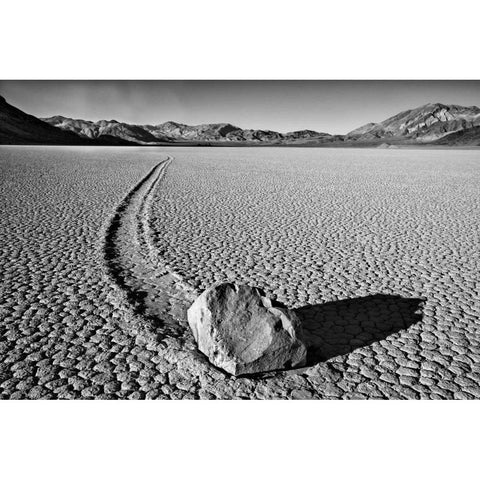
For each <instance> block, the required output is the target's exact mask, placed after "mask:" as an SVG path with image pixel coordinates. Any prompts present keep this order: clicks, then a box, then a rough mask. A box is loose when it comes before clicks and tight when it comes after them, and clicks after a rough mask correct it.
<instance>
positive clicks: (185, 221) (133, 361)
mask: <svg viewBox="0 0 480 480" xmlns="http://www.w3.org/2000/svg"><path fill="white" fill-rule="evenodd" d="M477 156H478V152H476V151H453V150H452V151H439V150H437V151H432V150H430V151H415V150H403V151H382V152H379V151H372V150H346V151H345V150H343V151H342V150H323V149H322V150H314V149H273V148H271V149H266V148H261V149H260V148H259V149H253V148H252V149H232V148H228V149H222V148H217V149H193V148H189V149H182V148H175V149H156V148H149V149H132V148H126V149H121V148H118V149H117V148H105V149H92V148H90V149H82V148H59V147H53V148H41V147H12V148H1V149H0V169H1V173H2V179H1V183H0V189H1V199H2V200H1V203H2V211H3V212H4V214H3V215H2V217H1V218H0V223H1V230H0V241H1V251H0V270H1V277H2V278H1V293H0V316H1V321H0V396H1V398H152V399H153V398H174V399H176V398H478V397H480V387H479V385H480V367H479V365H480V363H479V360H480V346H479V342H480V335H479V333H480V332H479V327H480V320H479V317H480V315H479V310H480V301H479V298H478V296H479V288H478V287H479V279H478V271H479V267H480V259H479V251H480V250H479V235H478V233H479V231H478V230H479V229H478V220H477V219H478V218H479V213H480V208H479V207H480V205H479V196H478V193H479V186H478V185H479V176H480V169H479V166H478V158H477ZM169 157H175V158H174V159H173V161H171V160H170V159H169ZM177 274H180V275H181V277H179V276H178V275H177ZM227 278H228V279H230V280H231V279H235V280H239V281H242V282H246V283H250V284H252V285H256V286H260V287H262V288H263V289H264V290H265V291H266V292H267V293H269V294H270V295H272V296H274V297H276V298H277V299H278V300H280V301H282V302H283V303H285V304H287V305H288V306H289V307H292V308H295V309H297V313H298V314H299V315H300V316H301V318H302V319H303V324H304V327H305V331H306V334H307V337H308V339H309V341H310V343H311V351H310V358H309V366H308V367H307V368H304V369H301V370H298V371H292V372H280V373H272V374H268V375H265V376H260V377H257V378H237V379H235V378H233V377H230V376H229V375H226V374H224V373H222V372H220V371H218V370H216V369H215V368H213V367H212V366H210V365H209V364H208V362H206V360H205V359H204V357H203V356H202V355H201V354H199V353H198V352H197V351H196V349H195V344H194V342H193V339H192V336H191V334H190V332H189V331H188V328H187V326H186V324H185V309H186V308H187V307H188V305H189V303H190V301H191V299H192V298H193V296H194V294H195V292H194V290H193V289H200V288H204V287H205V286H207V285H208V284H210V283H211V282H212V281H216V280H221V279H227ZM181 279H183V281H181Z"/></svg>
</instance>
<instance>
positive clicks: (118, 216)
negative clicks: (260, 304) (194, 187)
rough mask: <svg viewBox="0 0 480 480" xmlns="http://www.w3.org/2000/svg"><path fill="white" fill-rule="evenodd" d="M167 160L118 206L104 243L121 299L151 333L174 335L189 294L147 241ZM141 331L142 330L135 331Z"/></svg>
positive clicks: (181, 328)
mask: <svg viewBox="0 0 480 480" xmlns="http://www.w3.org/2000/svg"><path fill="white" fill-rule="evenodd" d="M171 161H172V157H170V156H168V157H167V158H166V159H165V160H163V161H161V162H160V163H158V164H157V165H156V166H155V167H154V168H153V169H152V170H151V171H150V172H149V173H148V174H147V176H146V177H144V178H143V179H142V180H141V181H140V182H139V183H138V184H137V185H136V186H135V187H134V188H133V189H132V190H131V191H130V192H129V193H128V194H127V196H126V197H125V198H124V200H123V201H122V202H121V203H120V205H119V206H118V207H117V209H116V211H115V213H114V215H113V217H112V218H111V220H110V223H109V225H108V226H107V228H106V232H105V238H104V246H103V252H104V258H105V264H106V270H107V275H108V277H109V278H110V280H111V281H112V282H113V283H114V284H115V285H117V286H118V287H119V288H120V289H121V291H122V292H123V293H124V295H125V296H126V299H127V301H128V302H129V304H130V305H131V306H132V308H133V310H134V312H135V313H136V314H137V315H139V316H140V317H141V318H142V320H143V321H144V322H145V324H144V325H143V326H142V327H143V329H147V330H149V331H150V333H153V332H155V333H157V334H158V335H160V336H164V335H172V334H173V335H179V334H181V332H182V331H184V330H185V320H184V319H185V310H186V308H188V306H189V304H190V302H191V300H192V298H193V295H194V292H193V291H192V289H191V288H190V287H188V286H187V285H186V284H184V283H183V282H182V279H181V278H180V277H179V276H178V275H177V274H175V273H173V272H171V271H170V270H169V269H168V267H167V266H166V265H164V264H163V263H161V261H160V259H159V258H158V257H157V256H156V254H155V249H154V247H153V245H152V243H151V240H150V225H149V212H150V207H151V202H152V198H153V194H154V191H155V188H156V187H157V186H158V184H159V183H160V182H161V180H162V178H163V177H164V175H165V173H166V171H167V169H168V166H169V165H170V163H171ZM140 330H141V329H140Z"/></svg>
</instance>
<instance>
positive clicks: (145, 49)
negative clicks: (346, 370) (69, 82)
mask: <svg viewBox="0 0 480 480" xmlns="http://www.w3.org/2000/svg"><path fill="white" fill-rule="evenodd" d="M1 18H2V27H1V29H0V45H1V49H2V58H1V62H0V78H1V79H121V78H124V79H272V78H273V79H480V71H479V68H480V62H478V31H479V30H478V19H479V18H480V15H479V7H478V3H476V2H474V1H464V0H457V1H456V2H454V3H452V2H450V1H445V0H437V1H435V2H427V1H420V0H414V1H413V0H403V1H402V2H387V1H385V0H383V1H379V0H375V1H372V0H363V1H362V2H360V1H348V2H347V1H341V0H337V1H336V2H320V1H318V0H317V1H304V0H296V1H295V2H292V1H285V0H276V1H265V0H264V1H260V0H242V2H225V1H219V0H203V1H198V0H197V1H190V0H189V1H185V0H183V1H179V2H175V3H174V2H169V3H166V2H160V1H143V0H137V1H136V2H131V1H128V2H127V1H123V0H115V1H112V0H101V1H100V0H84V1H83V2H65V1H64V0H62V1H60V0H44V1H42V2H39V1H33V0H32V1H25V0H16V1H4V2H2V7H1ZM477 408H478V403H476V402H426V401H424V402H394V401H389V402H354V401H349V402H331V401H329V402H327V401H323V402H322V401H314V402H295V401H291V402H280V401H278V402H187V401H184V402H98V401H97V402H53V401H50V402H33V401H32V402H12V401H2V402H0V417H1V418H0V420H1V435H0V451H1V452H2V460H1V463H2V465H1V467H0V468H1V472H2V477H4V478H6V479H24V478H25V479H30V478H36V479H43V478H46V479H47V478H48V479H50V480H54V479H57V478H59V479H60V478H61V479H65V478H68V479H77V478H78V479H82V480H83V479H85V478H92V479H110V478H112V479H113V478H115V479H122V478H129V479H131V478H138V479H142V478H147V477H148V478H150V477H153V478H160V477H161V478H163V477H165V478H173V479H183V478H193V479H195V480H197V479H203V478H208V479H210V480H214V479H217V478H222V479H224V478H229V479H230V478H232V479H236V478H240V479H242V480H243V479H245V478H252V479H270V478H272V479H278V478H280V479H282V478H296V479H302V480H303V479H305V478H324V477H325V478H335V479H337V478H349V479H351V478H355V479H362V478H368V479H369V480H373V479H376V478H381V479H386V478H388V479H389V480H391V479H397V478H398V479H405V478H414V479H418V478H428V479H431V478H433V479H435V480H440V479H443V478H445V479H447V478H448V479H451V478H471V477H472V473H474V472H475V469H476V465H475V464H474V459H475V458H476V456H477V452H476V450H477V447H476V445H477V443H478V442H477V441H476V432H477V431H478V427H479V426H480V425H479V416H478V414H477V411H476V410H477Z"/></svg>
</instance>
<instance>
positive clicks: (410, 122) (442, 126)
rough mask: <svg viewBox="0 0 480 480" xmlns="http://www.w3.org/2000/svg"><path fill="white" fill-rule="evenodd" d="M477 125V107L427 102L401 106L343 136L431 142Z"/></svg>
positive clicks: (349, 138) (360, 138) (356, 138)
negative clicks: (385, 117) (401, 109)
mask: <svg viewBox="0 0 480 480" xmlns="http://www.w3.org/2000/svg"><path fill="white" fill-rule="evenodd" d="M478 125H480V108H478V107H475V106H472V107H462V106H460V105H444V104H442V103H428V104H426V105H422V106H421V107H418V108H414V109H412V110H405V111H404V112H401V113H399V114H397V115H394V116H393V117H390V118H387V119H386V120H384V121H383V122H380V123H367V124H366V125H363V126H362V127H360V128H357V129H355V130H353V131H351V132H350V133H347V135H345V140H350V141H351V140H353V141H371V140H376V139H388V138H399V139H409V140H415V141H416V142H424V143H425V142H433V141H436V140H438V139H440V138H442V137H444V136H446V135H449V134H451V133H453V132H458V131H460V130H466V129H469V128H472V127H475V126H478Z"/></svg>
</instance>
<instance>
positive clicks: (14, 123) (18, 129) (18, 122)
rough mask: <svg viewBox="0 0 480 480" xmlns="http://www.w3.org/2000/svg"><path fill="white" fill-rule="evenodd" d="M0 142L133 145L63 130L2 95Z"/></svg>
mask: <svg viewBox="0 0 480 480" xmlns="http://www.w3.org/2000/svg"><path fill="white" fill-rule="evenodd" d="M0 144H2V145H132V143H131V142H125V141H121V140H120V139H118V138H115V137H112V136H109V135H105V136H103V137H101V138H99V139H97V140H95V141H92V140H90V139H86V138H82V137H80V136H78V135H77V134H76V133H74V132H68V131H63V130H61V129H59V128H56V127H54V126H52V125H49V124H48V123H46V122H43V121H42V120H39V119H38V118H36V117H34V116H33V115H29V114H28V113H25V112H22V110H20V109H18V108H16V107H14V106H13V105H10V104H9V103H7V101H6V100H5V99H4V98H3V97H1V96H0Z"/></svg>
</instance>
